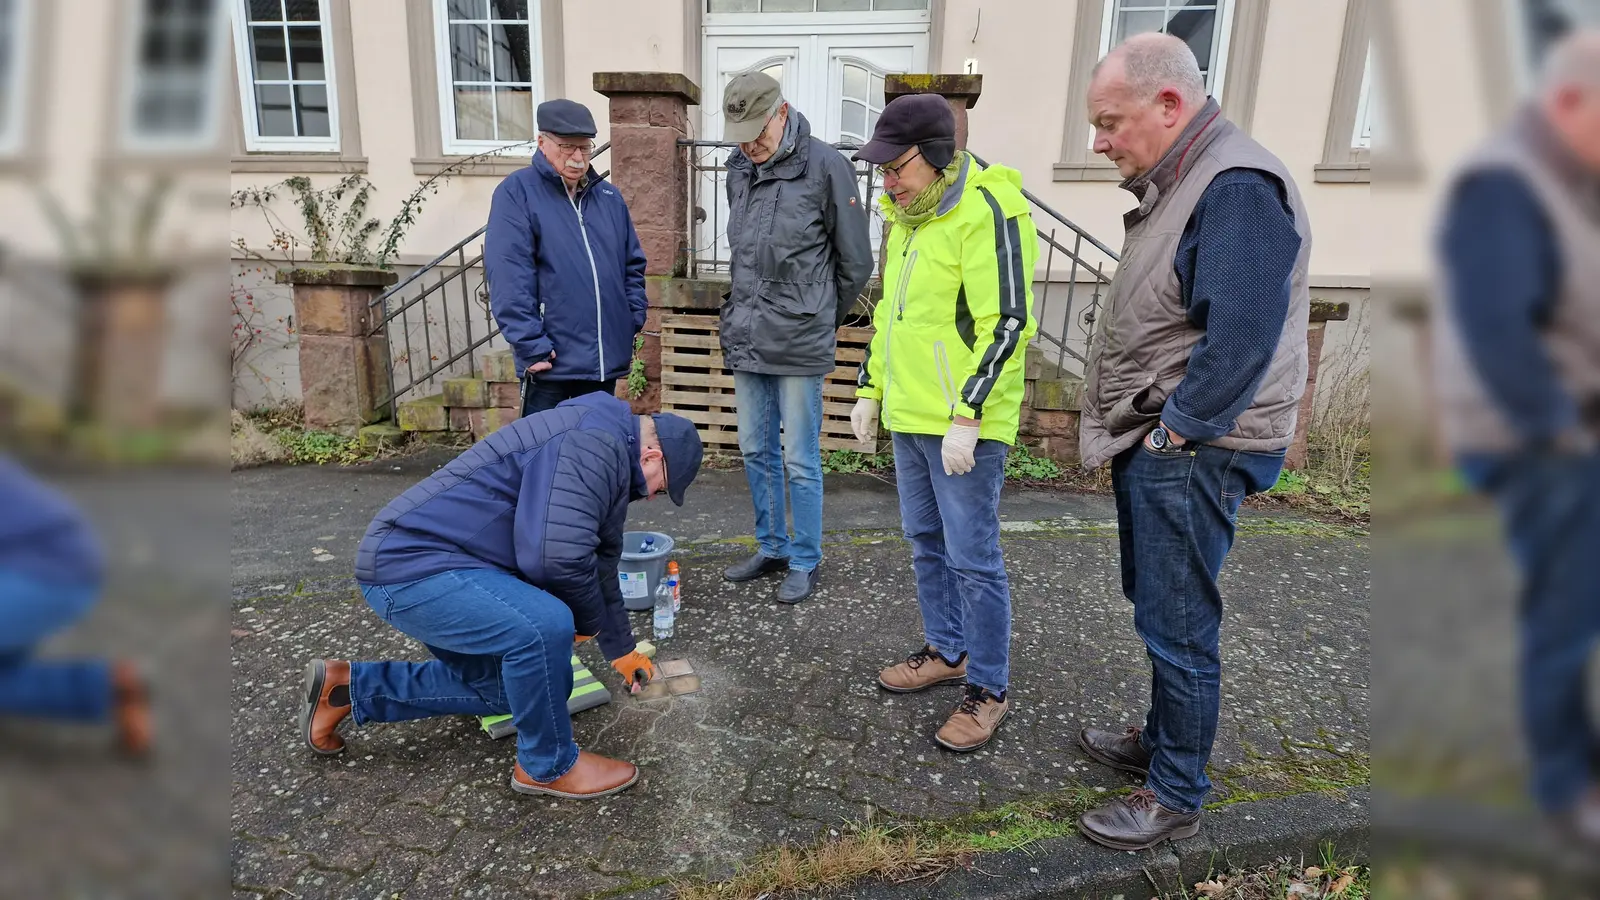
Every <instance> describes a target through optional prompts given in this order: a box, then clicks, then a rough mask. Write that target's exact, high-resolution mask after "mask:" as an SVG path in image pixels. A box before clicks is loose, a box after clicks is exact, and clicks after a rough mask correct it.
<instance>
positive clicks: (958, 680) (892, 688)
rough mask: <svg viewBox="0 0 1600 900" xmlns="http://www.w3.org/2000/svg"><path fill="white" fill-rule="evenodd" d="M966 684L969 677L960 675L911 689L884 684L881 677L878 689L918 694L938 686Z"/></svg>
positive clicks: (895, 692)
mask: <svg viewBox="0 0 1600 900" xmlns="http://www.w3.org/2000/svg"><path fill="white" fill-rule="evenodd" d="M966 683H967V676H966V674H965V673H963V674H960V675H952V676H950V677H949V678H941V679H939V680H938V681H930V682H928V683H927V684H925V685H923V686H922V687H910V688H903V687H895V686H894V685H892V684H886V683H884V680H883V679H882V678H881V677H880V678H879V679H878V687H881V688H883V689H884V690H886V691H888V692H889V693H891V694H917V693H921V692H922V691H925V690H927V689H928V688H934V687H938V686H940V685H942V684H966Z"/></svg>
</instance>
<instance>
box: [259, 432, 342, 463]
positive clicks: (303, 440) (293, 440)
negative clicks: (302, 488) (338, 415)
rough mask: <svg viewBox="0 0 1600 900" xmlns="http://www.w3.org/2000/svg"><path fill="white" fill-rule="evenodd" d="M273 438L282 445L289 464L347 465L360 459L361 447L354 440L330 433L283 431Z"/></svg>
mask: <svg viewBox="0 0 1600 900" xmlns="http://www.w3.org/2000/svg"><path fill="white" fill-rule="evenodd" d="M275 437H277V439H278V440H279V441H281V442H282V443H283V446H284V449H285V451H287V455H288V461H289V462H294V463H315V464H316V465H319V466H320V465H326V464H328V463H339V464H342V465H348V464H350V463H353V462H357V461H359V460H360V459H361V447H360V445H359V444H357V443H356V442H355V440H353V439H351V438H347V437H344V436H342V435H337V434H333V433H331V432H327V431H314V430H311V429H306V430H303V431H295V430H293V429H284V430H282V431H279V432H277V433H276V435H275Z"/></svg>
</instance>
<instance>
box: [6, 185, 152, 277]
mask: <svg viewBox="0 0 1600 900" xmlns="http://www.w3.org/2000/svg"><path fill="white" fill-rule="evenodd" d="M172 181H173V180H172V176H171V175H168V174H158V175H155V176H152V177H151V178H150V180H149V181H148V182H146V183H145V184H144V186H143V189H142V190H140V189H135V188H133V187H132V186H130V185H129V183H128V182H127V181H126V180H125V179H123V178H121V177H119V176H115V175H106V174H102V175H100V176H98V177H97V178H96V180H95V182H94V187H93V189H92V191H91V198H90V210H89V213H88V215H86V216H84V218H83V219H82V221H81V222H79V221H75V220H74V219H73V217H72V216H70V215H69V214H68V213H67V211H66V209H65V208H64V207H63V206H62V204H61V202H60V201H59V200H57V199H56V197H55V196H54V195H52V194H50V193H49V192H48V191H47V190H46V189H44V188H42V187H40V186H39V185H38V184H37V183H34V184H33V190H34V193H35V195H36V196H37V197H38V200H39V205H40V206H41V207H43V208H44V213H45V218H47V219H48V220H49V222H50V225H51V227H52V228H53V229H54V230H55V232H56V239H57V240H58V241H59V242H60V244H61V251H62V253H63V254H64V255H65V256H66V261H67V265H68V267H69V268H71V269H74V270H76V271H80V272H93V271H100V272H106V271H110V272H116V273H121V274H127V273H132V272H140V271H147V270H148V271H158V270H160V269H161V268H162V266H161V265H160V263H159V262H157V261H156V254H155V252H154V250H155V236H156V232H157V231H158V230H159V229H160V226H161V218H162V215H163V212H164V211H165V208H166V203H167V199H168V197H169V196H170V195H171V193H172Z"/></svg>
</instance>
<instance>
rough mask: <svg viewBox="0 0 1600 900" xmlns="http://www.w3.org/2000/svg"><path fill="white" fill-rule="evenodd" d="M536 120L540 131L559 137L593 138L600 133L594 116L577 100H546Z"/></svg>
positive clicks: (540, 105) (540, 106)
mask: <svg viewBox="0 0 1600 900" xmlns="http://www.w3.org/2000/svg"><path fill="white" fill-rule="evenodd" d="M535 118H536V119H537V120H538V123H539V130H540V131H543V132H545V133H546V134H553V135H556V136H558V137H586V138H592V137H594V136H595V135H596V134H597V133H598V132H597V131H596V129H595V127H594V115H593V114H591V113H590V112H589V108H588V107H587V106H584V105H583V104H582V103H579V102H577V101H576V100H546V101H545V102H543V103H541V104H539V109H538V110H537V112H536V115H535Z"/></svg>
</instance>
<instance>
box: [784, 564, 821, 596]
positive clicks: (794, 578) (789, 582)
mask: <svg viewBox="0 0 1600 900" xmlns="http://www.w3.org/2000/svg"><path fill="white" fill-rule="evenodd" d="M816 589H817V570H816V569H812V570H811V571H809V572H801V571H799V570H798V569H790V570H789V574H788V575H786V576H784V579H783V584H780V585H778V602H779V603H799V602H800V601H801V600H804V599H805V598H807V597H809V596H811V592H812V591H814V590H816Z"/></svg>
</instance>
